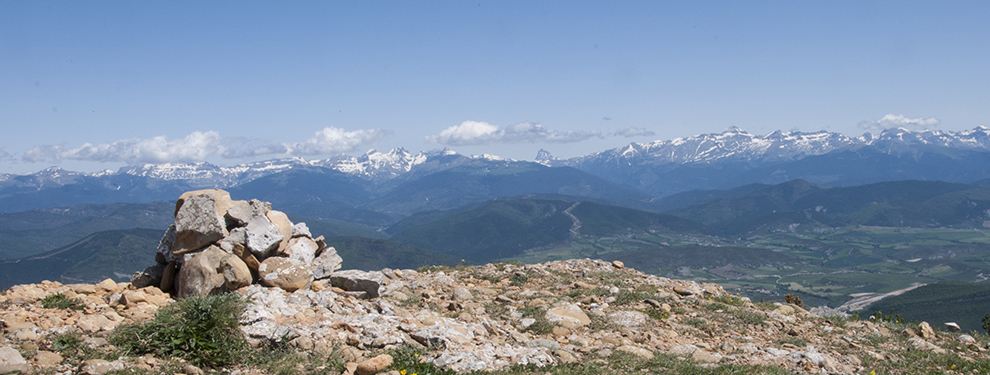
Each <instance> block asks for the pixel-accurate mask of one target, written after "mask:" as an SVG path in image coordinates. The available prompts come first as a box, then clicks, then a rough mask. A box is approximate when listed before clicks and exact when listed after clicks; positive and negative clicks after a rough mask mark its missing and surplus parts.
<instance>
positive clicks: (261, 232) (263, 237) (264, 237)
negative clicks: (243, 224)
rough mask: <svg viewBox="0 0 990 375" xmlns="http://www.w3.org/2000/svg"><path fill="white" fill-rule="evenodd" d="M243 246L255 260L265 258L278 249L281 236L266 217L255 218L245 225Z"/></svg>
mask: <svg viewBox="0 0 990 375" xmlns="http://www.w3.org/2000/svg"><path fill="white" fill-rule="evenodd" d="M245 237H246V238H245V245H247V249H248V250H249V251H251V254H254V256H255V257H257V258H265V257H267V256H268V254H270V253H271V252H272V251H275V250H277V249H278V246H279V244H280V243H282V239H283V238H284V237H282V234H281V233H279V230H278V227H276V226H275V224H272V222H271V220H268V217H267V216H255V217H252V218H251V221H249V222H248V224H247V230H246V232H245Z"/></svg>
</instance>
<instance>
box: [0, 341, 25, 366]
mask: <svg viewBox="0 0 990 375" xmlns="http://www.w3.org/2000/svg"><path fill="white" fill-rule="evenodd" d="M0 363H3V364H10V365H20V364H25V363H27V361H25V360H24V357H22V356H21V353H20V352H18V351H17V349H14V347H12V346H10V345H5V346H3V347H0Z"/></svg>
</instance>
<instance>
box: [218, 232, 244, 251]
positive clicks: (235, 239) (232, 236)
mask: <svg viewBox="0 0 990 375" xmlns="http://www.w3.org/2000/svg"><path fill="white" fill-rule="evenodd" d="M238 245H240V246H241V247H244V246H247V228H244V227H238V228H234V229H231V230H230V233H228V234H227V236H226V237H224V238H223V240H221V241H220V248H221V249H223V251H226V252H228V253H233V252H234V247H235V246H238Z"/></svg>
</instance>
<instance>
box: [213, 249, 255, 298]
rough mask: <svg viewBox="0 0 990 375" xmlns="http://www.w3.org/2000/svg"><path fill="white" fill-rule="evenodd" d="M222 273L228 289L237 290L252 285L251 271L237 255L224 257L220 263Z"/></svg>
mask: <svg viewBox="0 0 990 375" xmlns="http://www.w3.org/2000/svg"><path fill="white" fill-rule="evenodd" d="M220 273H222V274H223V279H224V285H225V286H227V289H230V290H237V289H240V288H243V287H246V286H248V285H251V281H252V279H251V269H249V268H248V266H247V264H246V263H244V261H243V260H241V258H239V257H238V256H237V255H234V254H227V256H225V257H223V260H221V261H220Z"/></svg>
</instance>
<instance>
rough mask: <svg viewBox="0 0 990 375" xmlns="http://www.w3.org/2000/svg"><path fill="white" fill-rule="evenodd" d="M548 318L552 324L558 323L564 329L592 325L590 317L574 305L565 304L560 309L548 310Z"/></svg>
mask: <svg viewBox="0 0 990 375" xmlns="http://www.w3.org/2000/svg"><path fill="white" fill-rule="evenodd" d="M546 318H547V320H549V321H550V322H551V323H558V324H560V325H562V326H564V327H567V328H570V329H575V328H578V327H581V326H584V325H587V324H588V323H591V319H590V318H588V315H587V314H585V313H584V311H581V308H580V307H578V306H576V305H572V304H565V305H562V306H560V307H555V308H552V309H549V310H547V313H546Z"/></svg>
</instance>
